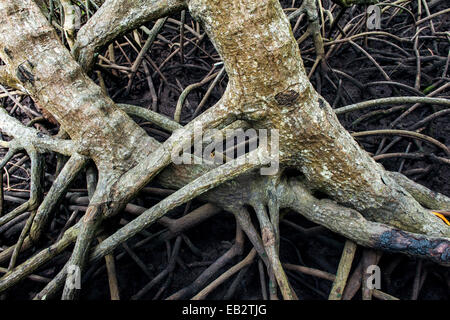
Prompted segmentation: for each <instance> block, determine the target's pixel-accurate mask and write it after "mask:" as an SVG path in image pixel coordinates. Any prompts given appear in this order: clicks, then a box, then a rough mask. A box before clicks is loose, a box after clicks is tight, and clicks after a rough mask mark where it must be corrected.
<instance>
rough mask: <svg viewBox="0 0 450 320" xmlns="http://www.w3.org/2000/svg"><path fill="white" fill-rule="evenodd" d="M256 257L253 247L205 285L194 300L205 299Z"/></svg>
mask: <svg viewBox="0 0 450 320" xmlns="http://www.w3.org/2000/svg"><path fill="white" fill-rule="evenodd" d="M255 257H256V250H255V248H253V249H252V250H250V252H249V254H248V255H247V256H246V257H245V258H244V259H243V260H242V261H241V262H239V263H238V264H236V265H234V266H233V267H231V268H230V269H228V270H227V271H226V272H224V273H222V274H221V275H220V276H219V277H218V278H217V279H216V280H214V281H213V282H211V283H210V284H209V285H208V286H207V287H205V288H204V289H203V290H202V291H200V292H199V293H198V294H196V295H195V296H194V297H193V298H192V300H204V299H205V298H206V297H207V296H208V295H209V294H210V293H211V292H212V291H213V290H214V289H216V288H217V287H218V286H220V285H221V284H222V283H223V282H225V281H226V280H228V279H229V278H230V277H232V276H233V275H234V274H235V273H237V272H239V271H241V270H242V269H244V268H245V267H247V266H249V265H250V264H252V263H253V261H254V260H255Z"/></svg>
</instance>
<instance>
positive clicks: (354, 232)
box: [282, 180, 450, 265]
mask: <svg viewBox="0 0 450 320" xmlns="http://www.w3.org/2000/svg"><path fill="white" fill-rule="evenodd" d="M288 185H289V187H288V188H286V189H284V192H283V193H282V197H284V199H283V203H284V204H285V205H286V206H287V207H289V208H291V209H292V210H294V211H295V212H298V213H300V214H301V215H303V216H304V217H306V218H307V219H308V220H311V221H313V222H315V223H317V224H320V225H322V226H324V227H326V228H328V229H330V230H331V231H333V232H336V233H338V234H340V235H342V236H344V237H346V238H347V239H349V240H351V241H353V242H355V243H357V244H359V245H361V246H364V247H368V248H373V249H379V250H383V251H389V252H399V253H403V254H406V255H409V256H414V257H419V258H424V259H428V260H432V261H434V262H436V263H438V264H441V265H450V239H449V238H446V237H435V236H429V235H424V234H418V233H412V232H407V231H403V230H399V229H396V228H394V227H392V226H388V225H386V224H382V223H378V222H372V221H369V220H367V219H365V218H364V217H363V216H362V215H361V214H360V213H359V212H357V211H356V210H353V209H350V208H346V207H342V206H340V205H338V204H336V203H335V202H333V201H330V200H327V199H323V200H319V199H316V198H314V197H313V196H312V195H311V194H310V193H309V192H308V191H307V190H306V189H305V188H304V187H303V186H302V185H301V183H300V182H298V181H295V180H291V181H290V182H288Z"/></svg>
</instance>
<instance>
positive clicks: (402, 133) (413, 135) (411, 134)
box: [352, 129, 450, 156]
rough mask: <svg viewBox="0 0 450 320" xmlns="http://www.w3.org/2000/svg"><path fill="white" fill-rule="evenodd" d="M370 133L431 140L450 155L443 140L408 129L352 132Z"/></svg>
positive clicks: (360, 134) (358, 134)
mask: <svg viewBox="0 0 450 320" xmlns="http://www.w3.org/2000/svg"><path fill="white" fill-rule="evenodd" d="M369 135H399V136H403V137H410V138H416V139H419V140H422V141H426V142H429V143H431V144H434V145H435V146H437V147H439V148H441V149H442V150H443V151H444V152H445V153H446V154H447V156H450V149H449V148H448V147H447V146H446V145H445V144H443V143H442V142H439V141H438V140H436V139H434V138H431V137H429V136H426V135H424V134H421V133H418V132H413V131H408V130H396V129H381V130H369V131H361V132H355V133H352V136H353V137H361V136H369Z"/></svg>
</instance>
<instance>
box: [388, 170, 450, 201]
mask: <svg viewBox="0 0 450 320" xmlns="http://www.w3.org/2000/svg"><path fill="white" fill-rule="evenodd" d="M389 175H390V176H391V178H393V179H394V180H395V182H397V183H398V184H399V185H400V186H401V187H403V188H404V189H405V190H406V191H408V193H409V194H410V195H412V196H413V197H414V199H416V200H417V201H418V202H419V203H420V204H421V205H423V206H425V207H426V208H429V209H432V210H450V198H449V197H447V196H445V195H443V194H441V193H438V192H434V191H431V190H430V189H428V188H426V187H424V186H422V185H420V184H418V183H417V182H414V181H413V180H410V179H408V178H407V177H406V176H405V175H403V174H401V173H398V172H389Z"/></svg>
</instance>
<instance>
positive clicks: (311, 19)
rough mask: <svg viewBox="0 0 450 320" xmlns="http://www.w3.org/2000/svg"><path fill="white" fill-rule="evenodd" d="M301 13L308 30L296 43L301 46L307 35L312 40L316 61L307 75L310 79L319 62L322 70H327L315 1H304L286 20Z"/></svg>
mask: <svg viewBox="0 0 450 320" xmlns="http://www.w3.org/2000/svg"><path fill="white" fill-rule="evenodd" d="M319 5H320V4H319ZM301 13H305V14H306V16H307V17H308V28H307V30H306V32H305V33H304V34H303V35H302V36H301V37H300V38H299V39H298V40H297V42H298V43H299V44H301V43H302V42H303V41H305V40H306V38H307V37H308V36H309V35H311V36H312V38H313V43H314V47H315V49H316V60H315V61H314V65H313V67H312V68H311V71H310V73H309V75H308V77H309V78H310V77H311V76H312V74H313V73H314V71H315V70H316V68H317V66H318V64H319V62H321V66H322V68H323V69H324V70H326V68H327V65H326V63H325V48H324V45H323V38H322V34H321V32H320V17H319V10H318V8H317V3H316V0H304V1H303V3H302V5H301V6H300V8H299V9H298V10H297V11H296V12H295V15H294V13H293V14H292V16H290V17H288V18H289V19H290V18H291V17H295V16H297V15H299V14H301Z"/></svg>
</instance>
